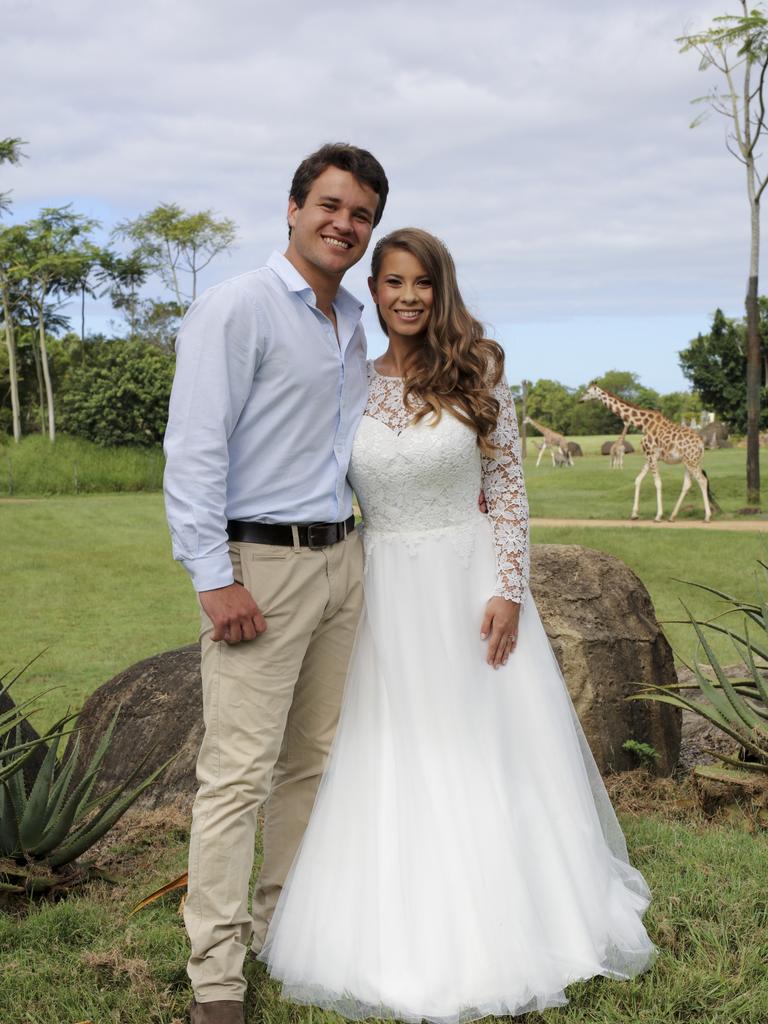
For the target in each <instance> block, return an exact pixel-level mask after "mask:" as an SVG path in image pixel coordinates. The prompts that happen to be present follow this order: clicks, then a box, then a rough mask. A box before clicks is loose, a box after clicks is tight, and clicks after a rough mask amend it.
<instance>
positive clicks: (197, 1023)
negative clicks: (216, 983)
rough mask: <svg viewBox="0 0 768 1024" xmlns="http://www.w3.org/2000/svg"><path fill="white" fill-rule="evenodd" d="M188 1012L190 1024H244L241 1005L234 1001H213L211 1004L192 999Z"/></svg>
mask: <svg viewBox="0 0 768 1024" xmlns="http://www.w3.org/2000/svg"><path fill="white" fill-rule="evenodd" d="M188 1012H189V1019H190V1021H191V1024H245V1015H244V1013H243V1004H242V1003H238V1002H237V1000H236V999H215V1000H214V1001H213V1002H212V1003H198V1002H197V1000H195V999H193V1000H192V1002H191V1003H190V1004H189V1007H188Z"/></svg>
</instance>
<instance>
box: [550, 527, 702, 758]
mask: <svg viewBox="0 0 768 1024" xmlns="http://www.w3.org/2000/svg"><path fill="white" fill-rule="evenodd" d="M531 590H532V592H533V595H534V597H535V599H536V604H537V606H538V609H539V613H540V615H541V619H542V622H543V623H544V628H545V630H546V632H547V636H548V637H549V640H550V643H551V644H552V649H553V650H554V652H555V657H556V658H557V660H558V663H559V665H560V668H561V669H562V672H563V676H564V677H565V680H566V683H567V685H568V691H569V693H570V695H571V700H572V701H573V704H574V707H575V708H576V712H577V714H578V716H579V720H580V722H581V725H582V728H583V729H584V732H585V734H586V737H587V739H588V741H589V745H590V747H591V748H592V753H593V754H594V755H595V760H596V761H597V764H598V767H599V768H600V771H601V772H604V773H605V772H610V771H621V770H624V769H627V768H633V767H637V759H636V757H635V755H634V754H631V753H630V752H628V751H625V750H623V749H622V744H623V743H624V742H625V741H626V740H629V739H634V740H638V741H640V742H642V743H648V744H650V745H651V746H652V747H653V748H654V749H655V750H656V751H657V752H658V754H659V761H658V765H657V768H658V771H659V772H660V774H663V775H669V774H671V773H672V771H673V770H674V768H675V765H676V763H677V758H678V754H679V751H680V734H681V719H682V716H681V713H680V711H679V709H677V708H672V707H670V706H669V705H667V704H661V703H657V702H655V701H629V700H627V699H626V698H627V697H629V696H630V695H631V694H634V693H637V685H636V684H638V683H642V684H644V685H647V684H648V683H674V682H676V681H677V676H676V674H675V663H674V658H673V656H672V649H671V648H670V646H669V643H668V642H667V639H666V637H665V636H664V634H663V632H662V630H661V627H660V626H659V624H658V622H657V620H656V615H655V613H654V610H653V604H652V603H651V598H650V595H649V593H648V591H647V590H646V589H645V586H644V585H643V584H642V583H641V581H640V580H639V579H638V577H637V576H636V575H635V574H634V573H633V572H632V570H631V569H629V568H628V567H627V566H626V565H624V563H623V562H622V561H620V560H619V559H618V558H615V557H614V556H613V555H607V554H605V553H604V552H602V551H594V550H592V549H591V548H585V547H581V546H580V545H578V544H534V545H533V549H532V557H531Z"/></svg>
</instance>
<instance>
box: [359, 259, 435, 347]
mask: <svg viewBox="0 0 768 1024" xmlns="http://www.w3.org/2000/svg"><path fill="white" fill-rule="evenodd" d="M368 287H369V288H370V289H371V295H372V296H373V301H374V302H375V303H376V305H377V306H378V307H379V313H380V314H381V317H382V319H383V320H384V323H385V324H386V325H387V334H388V335H389V337H390V338H392V336H393V335H395V336H398V337H400V338H402V339H403V340H411V339H414V338H418V337H420V336H421V335H422V334H424V332H425V331H426V329H427V323H428V322H429V317H430V313H431V311H432V281H431V279H430V277H429V275H428V274H427V271H426V270H425V269H424V267H423V266H422V264H421V263H420V262H419V261H418V260H417V259H416V257H415V256H414V255H413V254H412V253H410V252H406V251H405V250H404V249H395V248H392V249H388V250H387V252H385V253H384V258H383V259H382V261H381V270H380V271H379V276H378V277H377V278H376V280H375V281H374V279H373V278H372V277H369V278H368Z"/></svg>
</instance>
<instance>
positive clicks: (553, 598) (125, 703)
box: [79, 544, 680, 811]
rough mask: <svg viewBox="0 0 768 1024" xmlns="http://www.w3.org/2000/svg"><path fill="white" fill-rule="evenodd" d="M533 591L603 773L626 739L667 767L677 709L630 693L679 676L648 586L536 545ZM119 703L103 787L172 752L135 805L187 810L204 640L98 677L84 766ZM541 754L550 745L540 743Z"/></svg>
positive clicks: (566, 550) (578, 553)
mask: <svg viewBox="0 0 768 1024" xmlns="http://www.w3.org/2000/svg"><path fill="white" fill-rule="evenodd" d="M531 589H532V591H533V594H534V597H535V599H536V603H537V605H538V608H539V611H540V613H541V617H542V621H543V623H544V628H545V629H546V631H547V635H548V636H549V639H550V641H551V643H552V647H553V649H554V652H555V655H556V657H557V660H558V662H559V663H560V666H561V668H562V670H563V674H564V676H565V679H566V682H567V685H568V689H569V691H570V694H571V697H572V699H573V702H574V705H575V707H576V711H577V713H578V715H579V718H580V720H581V723H582V726H583V727H584V732H585V733H586V736H587V739H588V740H589V743H590V746H591V747H592V751H593V753H594V755H595V760H596V761H597V764H598V767H599V768H600V770H601V771H602V772H610V771H620V770H623V769H627V768H632V767H636V764H637V762H636V759H635V758H634V756H633V755H632V754H629V753H627V752H626V751H624V750H622V744H623V743H624V741H625V740H628V739H635V740H640V741H642V742H644V743H649V744H651V745H652V746H653V747H654V748H655V749H656V750H657V751H658V752H659V754H660V761H659V764H658V770H659V771H660V772H661V773H664V774H669V773H670V772H671V771H672V770H673V768H674V766H675V764H676V762H677V757H678V752H679V749H680V712H679V711H678V710H677V709H675V708H671V707H668V706H667V705H664V704H657V703H648V702H639V701H627V700H625V698H626V697H627V696H628V695H629V694H631V693H634V692H635V686H634V685H633V684H634V683H651V682H670V681H674V680H675V667H674V663H673V659H672V652H671V650H670V647H669V644H668V643H667V641H666V639H665V637H664V635H663V633H662V632H661V629H660V627H659V625H658V623H657V621H656V617H655V615H654V611H653V605H652V604H651V599H650V597H649V595H648V592H647V590H646V589H645V587H644V586H643V584H642V583H641V582H640V580H639V579H638V578H637V576H635V574H634V573H633V572H632V571H631V570H630V569H628V568H627V566H625V565H624V563H623V562H620V561H619V559H617V558H614V557H613V556H611V555H606V554H603V553H602V552H600V551H593V550H591V549H590V548H584V547H580V546H578V545H571V544H536V545H534V546H533V554H532V572H531ZM118 705H122V710H121V712H120V718H119V720H118V723H117V728H116V730H115V734H114V737H113V740H112V745H111V748H110V751H109V753H108V755H107V757H106V758H105V761H104V764H103V768H102V772H101V775H100V779H99V789H101V790H104V789H111V788H112V787H113V786H115V785H117V784H118V783H119V782H120V781H121V780H122V779H124V778H125V777H126V775H127V774H128V773H129V772H130V770H131V769H132V767H134V766H135V765H136V764H137V763H138V762H139V761H140V760H141V759H142V758H143V757H145V756H146V755H147V754H148V755H149V759H148V761H147V764H146V767H145V770H144V771H145V773H146V772H148V771H149V770H151V768H153V767H155V766H156V765H159V764H161V763H162V762H163V761H164V760H166V759H167V758H168V757H170V756H171V755H172V754H175V755H176V758H175V760H174V761H173V763H172V764H171V765H170V767H169V768H167V769H166V771H165V773H164V775H163V776H162V778H161V779H160V780H159V781H158V782H157V783H155V785H153V786H151V787H150V788H149V789H148V790H147V791H146V792H145V793H144V794H143V795H142V797H141V798H140V801H139V805H140V806H145V807H160V806H165V805H168V804H175V805H176V806H178V807H179V808H181V809H182V810H185V811H186V810H188V809H189V807H190V805H191V802H192V798H193V796H194V792H195V789H196V781H195V759H196V756H197V751H198V748H199V746H200V742H201V740H202V735H203V725H202V700H201V694H200V668H199V651H198V647H197V645H196V644H193V645H190V646H189V647H182V648H180V649H179V650H175V651H168V652H167V653H165V654H158V655H155V656H154V657H152V658H147V659H146V660H145V661H141V662H139V663H138V664H136V665H132V666H131V667H130V668H128V669H126V670H125V671H124V672H121V673H120V674H119V675H118V676H115V678H114V679H112V680H110V681H109V682H108V683H105V684H104V685H103V686H101V687H99V689H98V690H96V692H95V693H94V694H93V695H92V696H91V697H90V698H89V699H88V701H87V702H86V704H85V706H84V708H83V710H82V713H81V715H80V720H79V725H80V726H81V735H82V739H81V742H82V743H83V750H82V753H81V765H85V764H87V761H88V759H89V757H90V755H91V752H92V750H93V748H94V747H95V745H96V743H97V742H98V739H99V737H100V736H101V734H102V733H103V731H104V729H105V728H106V726H107V724H108V723H109V721H110V719H111V718H112V716H113V715H114V713H115V710H116V708H117V707H118ZM541 753H542V764H545V762H546V751H542V752H541Z"/></svg>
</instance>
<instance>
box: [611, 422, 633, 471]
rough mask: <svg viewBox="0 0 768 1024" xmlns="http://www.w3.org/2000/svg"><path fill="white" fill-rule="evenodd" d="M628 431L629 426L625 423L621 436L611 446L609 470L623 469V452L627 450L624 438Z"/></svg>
mask: <svg viewBox="0 0 768 1024" xmlns="http://www.w3.org/2000/svg"><path fill="white" fill-rule="evenodd" d="M628 429H629V424H628V423H625V424H624V429H623V430H622V432H621V436H620V437H619V438H617V440H615V441H614V442H613V444H612V445H611V469H624V452H625V451H626V450H627V449H626V448H625V446H624V438H625V437H626V436H627V430H628Z"/></svg>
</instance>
